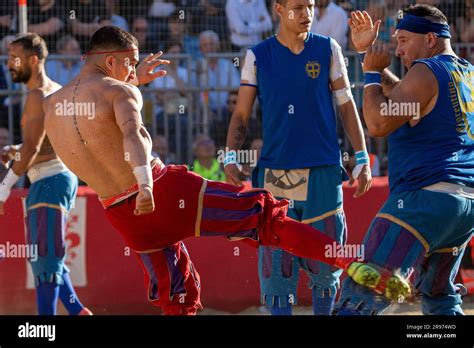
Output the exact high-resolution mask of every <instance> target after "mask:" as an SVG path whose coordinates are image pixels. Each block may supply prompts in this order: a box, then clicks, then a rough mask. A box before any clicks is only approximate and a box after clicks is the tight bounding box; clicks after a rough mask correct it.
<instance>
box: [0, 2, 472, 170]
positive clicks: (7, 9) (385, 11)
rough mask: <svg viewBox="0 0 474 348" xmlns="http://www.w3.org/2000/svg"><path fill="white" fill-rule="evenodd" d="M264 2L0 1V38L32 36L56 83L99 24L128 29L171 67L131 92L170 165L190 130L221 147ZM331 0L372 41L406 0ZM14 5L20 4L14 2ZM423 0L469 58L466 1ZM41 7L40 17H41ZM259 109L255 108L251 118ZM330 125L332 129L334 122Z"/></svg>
mask: <svg viewBox="0 0 474 348" xmlns="http://www.w3.org/2000/svg"><path fill="white" fill-rule="evenodd" d="M274 2H275V0H256V1H255V2H253V5H247V4H245V5H244V4H243V3H242V2H240V1H239V0H156V1H155V0H94V1H90V2H89V1H84V2H81V1H72V0H50V1H39V0H30V1H18V0H4V1H2V3H1V4H0V39H2V44H4V42H3V39H4V37H5V36H6V35H9V34H14V33H17V32H22V31H25V30H31V31H37V32H38V33H40V34H41V35H42V36H44V37H45V39H46V41H47V42H48V45H49V49H50V52H51V53H52V54H51V55H50V56H49V58H48V66H47V72H48V74H50V75H51V77H52V78H53V79H55V80H59V82H60V83H67V81H68V80H70V79H71V78H72V76H74V75H75V74H77V72H78V70H79V67H80V61H79V57H80V56H79V53H80V52H84V51H85V50H86V49H87V47H86V46H87V40H88V38H89V37H90V35H91V34H92V33H93V32H94V31H95V30H96V29H97V28H99V27H100V26H102V25H110V24H112V25H117V26H119V27H121V28H123V29H125V30H128V31H130V32H131V33H132V34H134V35H135V37H137V39H138V41H139V44H140V51H141V52H152V51H157V50H163V51H165V52H166V53H167V56H168V57H169V58H170V59H172V60H174V61H176V64H175V65H174V66H173V67H172V68H171V67H170V68H169V69H173V71H171V70H170V73H169V75H168V77H166V78H164V79H159V80H157V81H156V82H154V83H151V84H150V85H149V86H143V87H142V88H141V90H142V93H143V96H144V102H145V103H144V108H143V111H142V113H143V118H144V122H145V123H146V125H147V127H148V128H149V130H150V133H151V134H152V135H154V136H155V135H157V134H162V135H164V136H165V138H166V139H167V140H168V141H169V145H170V150H171V153H172V154H173V156H172V157H174V158H173V160H174V161H176V162H180V163H183V162H187V163H190V162H191V160H192V157H193V153H192V152H193V149H192V144H193V141H194V138H195V137H196V135H197V134H206V135H210V136H212V137H218V138H219V141H218V144H217V145H218V146H222V143H223V141H224V140H223V139H225V134H226V132H227V127H226V126H227V125H226V122H227V121H228V119H229V111H230V110H231V107H232V106H231V105H230V104H231V103H232V100H233V98H234V99H235V95H234V94H233V93H232V92H233V91H236V90H237V89H238V86H239V80H240V79H239V75H240V72H239V69H240V68H241V63H242V58H243V53H242V51H241V49H242V47H245V46H248V45H250V44H251V43H250V41H251V42H252V43H256V42H258V41H260V40H262V39H263V38H265V37H267V36H268V35H270V34H271V33H273V32H275V31H277V30H278V29H277V28H278V24H277V17H276V16H275V13H274V12H273V4H274ZM333 2H334V3H336V4H338V5H339V6H340V7H341V8H342V9H344V10H345V11H346V13H347V14H348V13H349V12H350V11H351V10H354V9H365V10H367V11H368V12H369V13H370V14H371V16H372V17H373V18H374V19H375V18H380V19H383V21H384V25H383V26H382V27H381V32H380V38H381V40H384V41H386V42H389V41H390V40H391V37H390V34H392V33H393V26H394V23H395V21H396V16H397V11H398V9H400V8H403V7H404V6H406V5H408V4H409V3H412V2H413V1H411V0H379V1H376V0H355V1H344V0H333ZM19 3H23V4H27V6H20V7H19V6H18V4H19ZM257 3H258V4H257ZM430 3H433V4H435V5H436V6H438V7H439V8H440V9H442V10H443V12H444V13H445V14H446V15H447V17H448V20H449V22H450V24H452V32H453V40H452V41H453V42H454V43H455V44H454V48H455V51H456V52H457V53H458V54H459V55H460V56H462V57H464V58H467V59H468V60H470V61H472V60H473V57H474V43H473V40H472V39H471V36H472V35H471V34H469V33H472V32H473V28H471V27H472V24H470V23H471V22H472V14H473V6H472V4H471V1H470V0H431V1H430ZM78 4H80V5H78ZM244 6H256V7H255V11H259V12H258V14H256V13H249V12H247V13H243V12H242V8H244ZM258 6H260V7H258ZM257 8H258V10H257ZM45 13H49V14H50V15H49V16H44V14H45ZM252 16H254V17H255V18H254V20H257V21H258V23H259V25H258V26H253V27H254V28H255V29H254V30H255V32H254V33H251V35H249V36H248V37H247V41H248V40H250V41H249V42H247V43H245V42H244V41H245V40H244V41H242V39H243V36H242V35H236V34H235V33H236V32H238V27H239V25H242V23H246V21H249V20H251V18H253V17H252ZM237 19H238V20H237ZM239 20H240V23H239ZM46 27H47V28H46ZM470 35H471V36H470ZM347 36H348V35H346V39H349V38H348V37H347ZM347 41H348V42H349V44H348V46H347V49H348V50H349V51H347V52H346V54H345V55H346V57H347V62H348V71H349V77H350V80H351V83H353V87H354V88H353V94H354V96H355V100H356V104H357V105H358V106H359V108H360V107H361V105H362V71H361V68H360V64H359V63H358V61H357V58H356V54H355V53H354V52H352V51H350V40H347ZM2 46H4V45H2ZM235 52H238V53H235ZM58 53H61V54H58ZM1 54H6V50H5V47H0V67H1V69H3V71H1V69H0V73H3V75H5V77H7V81H6V82H7V87H8V88H7V89H0V127H5V126H7V127H8V131H9V138H10V141H15V142H20V141H21V130H20V115H21V110H22V103H21V99H22V98H23V100H24V96H25V90H24V87H23V86H21V87H20V86H19V85H18V84H12V83H11V81H8V75H9V74H8V69H6V68H5V65H4V63H5V61H6V57H5V56H4V55H3V56H2V55H1ZM64 61H69V62H71V63H72V64H71V65H74V67H73V68H68V69H65V68H64V67H62V66H61V64H62V63H61V62H64ZM55 69H57V70H58V72H55ZM392 70H393V71H394V72H396V73H398V74H399V75H403V73H404V68H403V67H402V66H401V64H400V63H399V61H398V60H396V59H394V60H393V64H392ZM68 71H69V72H70V75H69V76H68V74H67V72H68ZM0 88H3V87H0ZM22 88H23V89H22ZM228 99H229V102H228ZM256 104H257V103H256ZM259 114H260V110H259V108H258V105H257V106H255V107H254V112H253V116H252V117H253V119H256V118H258V116H259ZM256 122H257V123H258V121H256ZM338 127H339V129H341V126H340V125H338ZM254 133H255V134H250V136H251V137H260V135H259V134H256V133H258V132H257V131H255V132H254ZM339 133H340V137H339V138H340V142H341V147H342V149H343V151H346V150H347V149H348V148H349V144H348V141H347V138H346V137H345V135H344V132H342V131H340V132H339ZM381 148H382V149H383V148H384V146H383V145H382V147H381ZM381 151H382V150H381Z"/></svg>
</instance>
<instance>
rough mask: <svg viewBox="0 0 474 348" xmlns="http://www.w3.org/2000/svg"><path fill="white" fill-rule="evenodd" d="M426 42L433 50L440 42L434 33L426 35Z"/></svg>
mask: <svg viewBox="0 0 474 348" xmlns="http://www.w3.org/2000/svg"><path fill="white" fill-rule="evenodd" d="M425 42H426V44H427V45H428V47H429V48H433V47H435V46H436V43H437V42H438V37H437V36H436V35H435V34H434V33H428V35H426V39H425Z"/></svg>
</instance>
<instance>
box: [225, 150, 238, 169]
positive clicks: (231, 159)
mask: <svg viewBox="0 0 474 348" xmlns="http://www.w3.org/2000/svg"><path fill="white" fill-rule="evenodd" d="M229 164H237V152H236V151H235V150H230V151H227V152H226V154H225V157H224V168H225V167H226V166H227V165H229Z"/></svg>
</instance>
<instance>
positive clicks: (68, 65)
mask: <svg viewBox="0 0 474 348" xmlns="http://www.w3.org/2000/svg"><path fill="white" fill-rule="evenodd" d="M56 51H57V52H58V54H59V55H64V56H79V55H80V54H81V48H80V46H79V42H77V40H76V39H75V38H74V37H73V36H71V35H65V36H63V37H62V38H61V39H59V40H58V42H57V44H56ZM81 66H82V61H81V60H80V58H79V57H78V58H76V59H54V60H53V59H48V60H47V61H46V66H45V69H46V73H47V74H48V76H49V78H50V79H52V80H53V81H56V82H57V83H59V84H60V85H61V86H65V85H67V84H68V82H69V81H71V80H72V79H73V77H75V76H76V75H77V74H79V71H80V70H81Z"/></svg>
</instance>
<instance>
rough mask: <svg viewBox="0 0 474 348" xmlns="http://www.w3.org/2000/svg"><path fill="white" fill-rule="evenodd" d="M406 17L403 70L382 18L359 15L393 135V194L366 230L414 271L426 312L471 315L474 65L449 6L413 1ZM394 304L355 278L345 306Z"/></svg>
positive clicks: (371, 79) (377, 123) (376, 108)
mask: <svg viewBox="0 0 474 348" xmlns="http://www.w3.org/2000/svg"><path fill="white" fill-rule="evenodd" d="M400 17H402V19H401V21H400V22H399V24H398V26H397V32H396V38H397V42H398V44H397V48H396V55H397V56H399V57H400V59H401V61H402V63H403V64H404V65H405V66H406V67H407V68H408V69H409V70H408V73H407V74H406V76H405V77H404V78H403V80H399V79H398V78H396V77H395V76H394V75H393V74H391V73H390V72H389V71H388V70H387V69H386V68H387V67H388V66H389V65H390V60H391V57H390V53H389V51H388V50H387V48H386V47H384V46H380V45H378V44H376V45H374V46H372V45H373V43H374V41H375V39H376V37H377V31H378V27H379V25H380V21H377V22H376V23H375V25H373V24H372V20H371V18H370V16H369V15H368V14H367V13H365V12H364V13H361V12H360V11H358V12H355V13H352V15H351V19H350V20H349V24H350V27H351V30H352V38H353V41H354V45H355V47H356V48H357V50H358V51H359V52H363V51H366V50H367V52H366V55H365V59H364V60H363V69H364V73H365V88H364V118H365V121H366V123H367V126H368V129H369V133H370V134H371V135H372V136H376V137H384V136H388V145H389V153H388V163H389V178H390V196H389V198H388V200H387V202H386V203H385V204H384V206H383V207H382V209H381V210H380V212H379V213H378V215H377V216H376V217H375V219H374V221H373V222H372V225H371V226H370V228H369V231H368V233H367V235H366V237H365V252H366V254H365V257H366V260H365V261H366V262H372V263H375V264H378V265H379V266H383V267H384V268H388V269H389V270H392V271H396V270H398V272H399V273H400V275H401V276H402V277H410V276H411V278H410V279H412V280H413V284H414V286H415V287H416V288H417V290H418V291H419V292H420V293H421V299H422V312H423V314H436V315H461V314H463V312H462V309H461V303H462V301H461V295H462V293H463V290H464V289H463V287H462V285H458V284H454V279H455V277H456V274H457V272H458V268H459V264H460V262H461V259H462V255H463V253H464V249H465V246H466V245H467V243H468V242H469V240H470V238H471V237H472V234H473V231H474V229H473V226H474V94H473V91H474V68H473V66H472V65H471V64H470V63H469V62H467V61H466V60H464V59H461V58H459V57H457V56H456V54H455V53H454V52H453V50H452V48H451V44H450V37H451V35H450V30H449V26H448V23H447V19H446V16H445V15H444V14H443V13H442V12H441V11H440V10H439V9H437V8H435V7H433V6H430V5H424V4H418V5H413V6H410V7H408V8H407V9H405V10H403V12H402V13H401V16H400ZM387 106H389V107H387ZM390 304H391V301H390V300H388V299H386V298H384V297H382V296H380V295H378V294H375V293H374V292H373V291H371V290H366V289H363V288H361V287H360V286H358V285H356V284H355V283H353V282H352V281H351V280H347V281H344V283H343V287H342V293H341V298H340V300H339V302H338V304H337V305H336V311H337V313H338V314H341V315H344V314H346V315H351V314H352V315H358V314H359V315H360V314H362V315H368V314H379V313H382V312H383V311H384V310H385V309H386V308H387V307H388V306H389V305H390Z"/></svg>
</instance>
